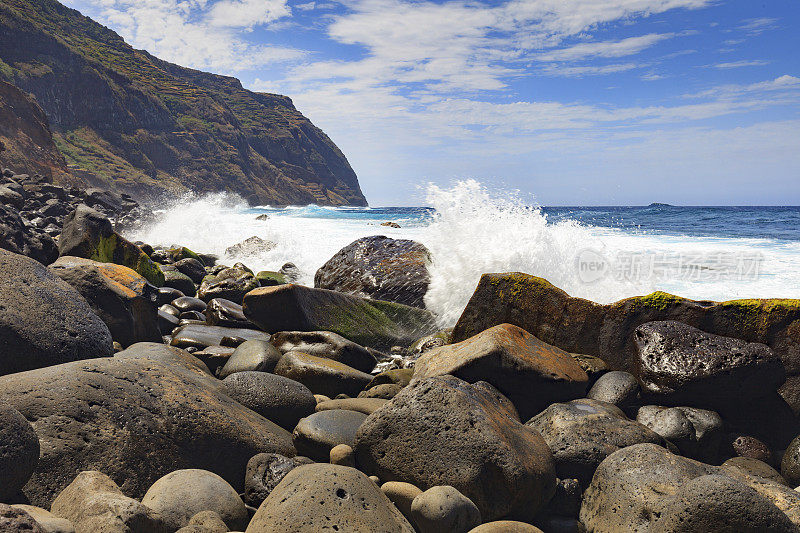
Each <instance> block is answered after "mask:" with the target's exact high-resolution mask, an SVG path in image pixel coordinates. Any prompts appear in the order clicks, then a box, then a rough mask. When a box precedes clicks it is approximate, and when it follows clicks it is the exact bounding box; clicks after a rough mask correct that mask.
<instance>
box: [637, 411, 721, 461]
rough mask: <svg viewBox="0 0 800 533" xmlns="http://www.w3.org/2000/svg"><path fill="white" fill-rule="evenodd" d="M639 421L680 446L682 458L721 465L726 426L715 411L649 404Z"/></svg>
mask: <svg viewBox="0 0 800 533" xmlns="http://www.w3.org/2000/svg"><path fill="white" fill-rule="evenodd" d="M636 421H637V422H639V423H641V424H644V425H645V426H647V427H649V428H650V429H652V430H653V431H655V432H656V433H658V434H659V435H661V436H662V437H664V438H665V439H667V440H668V441H670V442H671V443H672V444H674V445H675V446H677V447H678V450H680V452H681V455H685V456H686V457H691V458H692V459H697V460H698V461H702V462H704V463H717V461H718V459H719V454H720V445H721V444H722V438H723V436H724V434H723V429H724V426H723V422H722V418H721V417H720V416H719V415H718V414H717V413H715V412H714V411H708V410H705V409H697V408H695V407H660V406H657V405H645V406H643V407H641V408H640V409H639V412H638V414H637V415H636Z"/></svg>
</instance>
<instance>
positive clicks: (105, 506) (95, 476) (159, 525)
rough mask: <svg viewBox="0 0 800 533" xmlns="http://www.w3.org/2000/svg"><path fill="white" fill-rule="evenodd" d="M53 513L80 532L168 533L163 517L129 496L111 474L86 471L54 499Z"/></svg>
mask: <svg viewBox="0 0 800 533" xmlns="http://www.w3.org/2000/svg"><path fill="white" fill-rule="evenodd" d="M51 512H52V513H53V514H54V515H56V516H59V517H61V518H65V519H67V520H69V521H70V522H72V524H73V525H74V526H75V531H76V532H77V533H84V532H86V533H89V532H91V531H108V532H119V533H127V532H130V533H161V532H163V533H167V531H168V529H167V527H166V526H165V524H164V522H162V520H161V517H160V516H159V515H158V514H157V513H156V512H155V511H153V510H152V509H150V508H149V507H147V506H146V505H142V504H141V503H139V502H138V501H136V500H134V499H132V498H128V497H127V496H125V495H124V494H123V493H122V491H121V490H120V488H119V486H118V485H117V484H116V483H114V481H112V480H111V478H110V477H108V476H106V475H105V474H102V473H101V472H96V471H84V472H81V473H79V474H78V477H76V478H75V480H74V481H73V482H72V483H70V484H69V486H67V487H66V488H65V489H64V490H63V491H61V494H59V495H58V497H57V498H56V499H55V501H53V505H52V508H51Z"/></svg>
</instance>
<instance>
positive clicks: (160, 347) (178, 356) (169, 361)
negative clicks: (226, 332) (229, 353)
mask: <svg viewBox="0 0 800 533" xmlns="http://www.w3.org/2000/svg"><path fill="white" fill-rule="evenodd" d="M114 357H116V358H118V359H124V358H129V359H150V360H152V361H159V362H161V363H164V364H166V365H179V366H186V367H190V368H194V369H196V370H198V371H200V372H202V373H203V374H206V375H208V376H211V375H212V373H211V371H210V370H209V369H208V367H207V366H206V365H205V363H203V362H202V361H201V360H200V359H198V358H197V357H194V356H193V355H192V354H190V353H189V352H187V351H186V350H182V349H180V348H175V347H173V346H167V345H165V344H163V343H160V342H137V343H136V344H133V345H131V346H128V347H127V348H126V349H124V350H122V351H121V352H119V353H116V354H114Z"/></svg>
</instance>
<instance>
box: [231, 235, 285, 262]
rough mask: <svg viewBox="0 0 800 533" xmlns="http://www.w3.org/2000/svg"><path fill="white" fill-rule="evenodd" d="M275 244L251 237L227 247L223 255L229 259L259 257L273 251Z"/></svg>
mask: <svg viewBox="0 0 800 533" xmlns="http://www.w3.org/2000/svg"><path fill="white" fill-rule="evenodd" d="M276 246H278V245H277V244H275V243H274V242H272V241H268V240H265V239H262V238H261V237H257V236H255V235H254V236H252V237H249V238H247V239H245V240H243V241H242V242H240V243H238V244H234V245H233V246H229V247H228V248H226V249H225V255H226V256H228V257H229V258H238V257H243V256H254V255H261V254H263V253H266V252H269V251H270V250H273V249H274V248H275V247H276Z"/></svg>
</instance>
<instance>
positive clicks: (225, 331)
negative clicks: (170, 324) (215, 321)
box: [170, 324, 269, 350]
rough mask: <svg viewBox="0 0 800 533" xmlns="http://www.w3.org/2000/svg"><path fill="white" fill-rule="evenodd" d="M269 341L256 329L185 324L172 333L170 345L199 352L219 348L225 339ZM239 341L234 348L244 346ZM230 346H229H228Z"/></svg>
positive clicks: (267, 336)
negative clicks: (211, 347)
mask: <svg viewBox="0 0 800 533" xmlns="http://www.w3.org/2000/svg"><path fill="white" fill-rule="evenodd" d="M226 337H227V338H228V339H230V340H231V341H233V340H235V339H242V340H244V341H249V340H254V339H256V340H262V341H269V335H268V334H266V333H264V332H263V331H259V330H257V329H248V328H226V327H223V326H209V325H206V324H186V325H184V326H180V327H179V328H177V329H175V330H174V331H173V332H172V340H171V341H170V344H171V345H172V346H177V347H178V348H192V347H194V348H198V349H200V350H202V349H204V348H208V347H209V346H220V345H222V344H223V340H224V339H225V338H226ZM242 340H239V341H238V343H237V344H234V346H238V345H240V344H244V343H243V342H242ZM228 346H230V344H229V345H228Z"/></svg>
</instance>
